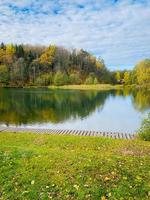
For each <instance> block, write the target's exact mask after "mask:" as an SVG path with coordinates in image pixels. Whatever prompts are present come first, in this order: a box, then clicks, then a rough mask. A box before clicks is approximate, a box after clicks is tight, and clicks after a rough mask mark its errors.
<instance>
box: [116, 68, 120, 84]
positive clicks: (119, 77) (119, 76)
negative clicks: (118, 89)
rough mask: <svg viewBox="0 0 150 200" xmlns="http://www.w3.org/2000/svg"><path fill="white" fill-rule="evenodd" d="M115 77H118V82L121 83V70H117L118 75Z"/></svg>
mask: <svg viewBox="0 0 150 200" xmlns="http://www.w3.org/2000/svg"><path fill="white" fill-rule="evenodd" d="M115 77H116V80H117V82H118V83H119V82H120V80H121V75H120V72H119V71H117V72H116V76H115Z"/></svg>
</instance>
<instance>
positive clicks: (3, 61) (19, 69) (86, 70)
mask: <svg viewBox="0 0 150 200" xmlns="http://www.w3.org/2000/svg"><path fill="white" fill-rule="evenodd" d="M99 83H109V84H126V85H131V84H147V83H150V59H146V60H144V61H141V62H140V63H138V64H137V65H136V66H135V68H134V69H133V70H131V71H113V72H112V71H109V70H108V69H107V67H106V65H105V63H104V60H103V59H101V58H100V57H99V58H96V57H95V56H93V55H92V54H90V53H89V52H87V51H85V50H83V49H80V50H77V49H70V50H69V49H66V48H64V47H60V46H55V45H50V46H48V47H45V46H32V45H22V44H21V45H17V44H15V45H14V44H4V43H1V44H0V85H1V86H18V87H22V86H36V85H37V86H48V85H65V84H99Z"/></svg>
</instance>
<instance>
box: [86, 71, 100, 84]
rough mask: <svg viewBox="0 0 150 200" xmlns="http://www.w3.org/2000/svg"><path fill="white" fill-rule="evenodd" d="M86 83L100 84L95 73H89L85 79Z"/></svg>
mask: <svg viewBox="0 0 150 200" xmlns="http://www.w3.org/2000/svg"><path fill="white" fill-rule="evenodd" d="M85 84H87V85H92V84H98V80H97V78H96V77H95V74H94V73H90V74H89V76H88V77H87V78H86V80H85Z"/></svg>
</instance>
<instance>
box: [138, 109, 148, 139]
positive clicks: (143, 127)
mask: <svg viewBox="0 0 150 200" xmlns="http://www.w3.org/2000/svg"><path fill="white" fill-rule="evenodd" d="M138 134H139V137H140V138H141V139H142V140H145V141H150V112H149V114H148V116H147V118H145V119H144V120H143V122H142V125H141V128H140V129H139V131H138Z"/></svg>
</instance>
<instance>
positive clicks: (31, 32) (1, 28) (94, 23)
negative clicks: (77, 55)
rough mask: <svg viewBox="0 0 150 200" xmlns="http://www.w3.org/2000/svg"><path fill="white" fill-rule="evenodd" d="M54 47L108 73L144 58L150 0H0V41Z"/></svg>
mask: <svg viewBox="0 0 150 200" xmlns="http://www.w3.org/2000/svg"><path fill="white" fill-rule="evenodd" d="M2 41H3V42H5V43H25V44H26V43H28V44H29V43H30V44H41V45H43V44H44V45H48V44H57V45H62V46H65V47H67V48H74V47H76V48H83V49H85V50H88V51H89V52H91V53H93V54H94V55H96V56H101V57H102V58H103V59H104V60H105V63H106V65H107V66H108V67H109V68H110V69H124V68H131V67H133V66H134V65H135V63H136V62H138V61H139V60H141V59H143V58H150V0H0V42H2Z"/></svg>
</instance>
